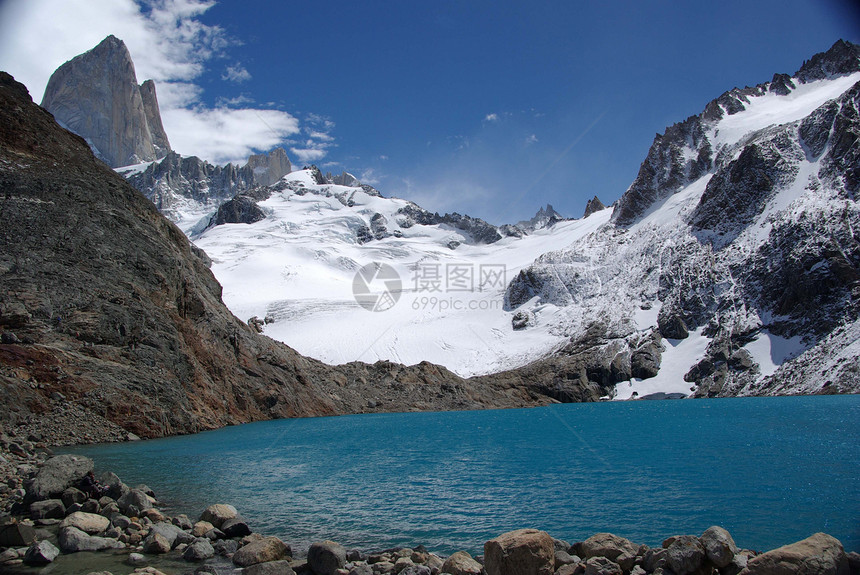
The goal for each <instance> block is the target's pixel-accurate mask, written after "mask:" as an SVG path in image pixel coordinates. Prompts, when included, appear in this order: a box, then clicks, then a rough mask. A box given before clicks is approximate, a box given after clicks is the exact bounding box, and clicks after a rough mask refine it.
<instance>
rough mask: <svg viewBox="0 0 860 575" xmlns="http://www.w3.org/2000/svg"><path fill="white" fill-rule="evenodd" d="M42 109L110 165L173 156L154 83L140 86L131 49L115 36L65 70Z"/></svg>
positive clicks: (56, 78) (48, 91) (62, 68)
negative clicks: (129, 51)
mask: <svg viewBox="0 0 860 575" xmlns="http://www.w3.org/2000/svg"><path fill="white" fill-rule="evenodd" d="M42 107H43V108H45V109H46V110H48V111H49V112H51V113H52V114H53V115H54V117H55V118H57V120H58V121H59V122H61V123H62V124H63V125H65V126H67V127H68V128H69V129H70V130H72V131H73V132H75V133H76V134H78V135H80V136H82V137H83V138H84V139H86V140H87V142H88V143H89V144H90V145H91V146H92V148H93V150H94V151H95V152H96V154H97V155H98V156H99V157H100V158H101V159H103V160H104V161H105V162H106V163H107V164H108V165H109V166H112V167H119V166H127V165H130V164H137V163H140V162H146V161H151V160H155V159H158V158H161V157H163V156H164V155H165V154H166V153H167V152H168V151H170V143H169V142H168V140H167V134H166V133H165V132H164V127H163V126H162V124H161V114H160V113H159V110H158V99H157V98H156V94H155V84H154V83H153V82H152V81H147V82H145V83H144V85H143V86H138V84H137V76H136V75H135V73H134V64H133V63H132V61H131V56H130V55H129V53H128V49H127V48H126V46H125V44H124V43H123V42H122V40H119V39H118V38H116V37H114V36H108V37H107V38H105V39H104V40H103V41H102V42H101V43H100V44H99V45H98V46H96V47H95V48H93V49H92V50H90V51H89V52H86V53H85V54H81V55H80V56H77V57H75V58H73V59H72V60H69V61H68V62H66V63H65V64H63V65H62V66H60V67H59V68H58V69H57V70H56V72H54V73H53V74H52V75H51V78H50V80H49V81H48V86H47V88H45V96H44V98H43V99H42Z"/></svg>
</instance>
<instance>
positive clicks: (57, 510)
mask: <svg viewBox="0 0 860 575" xmlns="http://www.w3.org/2000/svg"><path fill="white" fill-rule="evenodd" d="M65 516H66V506H65V505H63V502H62V501H60V500H59V499H44V500H42V501H36V502H34V503H32V504H30V517H31V518H33V519H62V518H63V517H65Z"/></svg>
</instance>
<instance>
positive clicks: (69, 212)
mask: <svg viewBox="0 0 860 575" xmlns="http://www.w3.org/2000/svg"><path fill="white" fill-rule="evenodd" d="M0 206H2V211H0V219H2V230H3V232H2V234H0V293H2V296H0V329H2V330H4V331H5V330H7V329H9V327H10V326H11V325H15V326H17V327H16V328H15V330H14V331H15V333H16V334H17V337H18V338H19V340H20V341H19V343H16V344H0V396H2V397H3V398H4V401H3V402H2V404H0V421H3V422H5V423H6V424H10V425H15V424H17V423H20V422H22V421H23V420H25V419H26V418H29V417H30V416H31V415H32V414H34V413H38V414H39V417H38V418H33V419H32V420H31V424H30V425H32V426H34V427H33V431H38V432H39V433H40V434H42V435H43V436H44V437H46V438H49V440H50V442H52V443H55V444H62V443H74V442H80V441H81V439H77V438H76V437H74V436H72V435H71V431H72V430H76V431H79V430H81V429H82V428H86V429H87V430H88V435H89V437H90V439H89V440H90V441H96V440H98V439H100V438H114V439H116V438H118V437H125V435H126V434H127V433H128V432H131V433H133V434H134V435H136V436H138V437H159V436H164V435H170V434H176V433H188V432H194V431H199V430H202V429H210V428H214V427H220V426H223V425H227V424H230V423H240V422H246V421H253V420H260V419H269V418H274V417H290V416H301V415H328V414H336V413H354V412H356V411H359V412H361V411H395V410H397V411H404V410H409V409H412V408H415V407H418V406H421V405H423V406H425V407H424V408H425V409H426V408H430V407H431V406H432V408H434V409H465V408H471V409H473V408H478V407H489V406H493V407H513V406H525V405H536V404H542V403H546V402H548V401H549V398H547V397H545V396H544V397H540V396H538V395H535V394H533V392H532V391H531V390H530V389H529V388H528V387H527V386H520V384H517V385H516V387H515V388H511V387H509V386H508V385H507V384H504V383H503V384H501V385H498V386H497V385H496V384H490V385H486V384H482V385H478V384H477V383H471V382H468V381H466V380H463V379H462V378H459V377H457V376H456V375H454V374H452V373H451V372H449V371H447V370H445V369H443V368H439V367H437V366H433V365H431V364H427V363H423V364H418V365H415V366H412V367H404V366H399V365H396V364H391V363H389V362H378V363H377V364H374V365H368V364H361V363H352V364H346V365H343V366H337V367H331V366H327V365H324V364H322V363H320V362H318V361H314V360H310V359H307V358H304V357H302V356H300V355H299V354H297V353H296V352H295V351H293V350H292V349H290V348H288V347H286V346H284V345H281V344H278V343H276V342H274V341H272V340H271V339H268V338H266V337H264V336H261V335H259V334H258V333H256V332H255V331H253V330H252V329H251V328H250V327H248V325H247V324H246V323H245V322H243V321H241V320H239V319H238V318H236V317H234V316H233V315H232V314H230V312H229V311H228V310H227V309H226V307H224V304H223V303H222V301H221V286H220V285H219V284H218V282H217V281H216V280H215V278H214V277H213V276H212V273H211V272H210V271H209V269H208V267H207V261H206V259H205V258H203V257H202V256H201V252H200V250H196V249H194V248H193V247H192V246H191V244H190V242H189V241H188V239H187V238H186V237H185V236H184V235H183V234H182V233H181V232H180V231H179V229H177V228H176V227H175V226H174V225H173V224H171V223H170V222H169V221H168V220H167V219H166V218H164V216H162V215H161V214H159V213H158V211H157V210H156V209H155V207H154V206H153V205H152V203H151V202H149V201H148V200H147V199H146V198H144V197H143V196H142V195H141V194H140V193H139V192H137V191H136V190H134V189H133V188H132V187H131V186H130V185H129V184H128V183H127V182H126V181H125V180H123V178H122V177H120V176H119V175H118V174H116V173H115V172H114V171H113V170H110V169H109V168H108V167H107V166H105V165H104V164H103V163H102V162H99V161H98V160H96V158H95V157H94V156H93V154H92V152H91V151H90V149H89V148H88V146H87V145H86V143H85V142H84V141H83V140H82V139H81V138H79V137H77V136H75V135H73V134H71V133H70V132H67V131H65V130H63V129H62V128H60V127H59V126H58V125H57V124H56V122H54V120H53V118H52V117H51V116H50V115H49V114H47V113H46V112H45V111H44V110H42V109H40V108H39V107H38V106H36V105H34V104H33V103H32V101H31V100H30V99H29V96H28V94H27V92H26V89H25V88H24V87H23V86H22V85H20V84H18V83H17V82H15V81H14V80H13V79H12V78H11V77H10V76H9V75H7V74H2V75H0ZM36 229H38V230H43V231H44V233H40V234H34V233H32V230H36ZM7 310H8V311H7ZM7 313H8V315H7ZM7 318H8V319H7ZM25 342H32V343H25ZM33 343H37V344H38V345H33ZM392 378H396V380H397V381H398V382H399V386H398V387H397V388H392V387H391V386H390V385H388V384H387V383H386V382H389V381H391V380H392ZM347 382H353V383H351V384H349V385H347ZM32 383H38V385H31V384H32ZM369 397H373V398H376V400H375V403H374V407H372V408H371V407H369V404H368V401H367V398H369ZM156 398H157V399H156ZM66 487H69V485H68V484H66V482H65V481H63V482H62V487H60V485H57V486H56V488H54V487H51V488H45V489H44V490H43V491H45V492H46V493H49V492H53V491H54V490H55V489H56V491H57V495H58V496H59V495H61V494H62V492H63V490H64V489H65V488H66Z"/></svg>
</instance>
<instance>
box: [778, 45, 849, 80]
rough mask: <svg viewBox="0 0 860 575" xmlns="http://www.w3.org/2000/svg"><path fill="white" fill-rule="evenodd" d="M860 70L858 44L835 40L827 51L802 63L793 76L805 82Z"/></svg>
mask: <svg viewBox="0 0 860 575" xmlns="http://www.w3.org/2000/svg"><path fill="white" fill-rule="evenodd" d="M857 70H860V46H858V45H857V44H852V43H851V42H846V41H845V40H837V41H836V43H834V44H833V46H831V47H830V49H829V50H828V51H827V52H821V53H820V54H816V55H815V56H813V57H812V58H810V59H809V60H807V61H806V62H804V63H803V65H802V66H801V67H800V70H798V71H797V72H796V73H795V74H794V76H795V77H796V78H797V79H798V80H800V82H801V83H803V84H806V83H808V82H812V81H814V80H822V79H824V78H830V77H832V76H841V75H843V74H850V73H852V72H856V71H857Z"/></svg>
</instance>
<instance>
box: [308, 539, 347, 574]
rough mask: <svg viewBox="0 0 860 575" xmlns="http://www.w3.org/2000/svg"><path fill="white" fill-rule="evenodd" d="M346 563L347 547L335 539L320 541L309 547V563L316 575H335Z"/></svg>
mask: <svg viewBox="0 0 860 575" xmlns="http://www.w3.org/2000/svg"><path fill="white" fill-rule="evenodd" d="M345 564H346V549H345V548H344V547H343V545H340V544H339V543H335V542H334V541H319V542H317V543H314V544H313V545H311V548H310V549H308V565H309V566H310V568H311V569H312V570H313V572H314V573H316V575H334V574H335V572H336V571H337V570H338V569H341V568H343V566H344V565H345Z"/></svg>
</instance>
